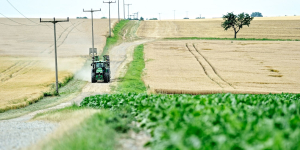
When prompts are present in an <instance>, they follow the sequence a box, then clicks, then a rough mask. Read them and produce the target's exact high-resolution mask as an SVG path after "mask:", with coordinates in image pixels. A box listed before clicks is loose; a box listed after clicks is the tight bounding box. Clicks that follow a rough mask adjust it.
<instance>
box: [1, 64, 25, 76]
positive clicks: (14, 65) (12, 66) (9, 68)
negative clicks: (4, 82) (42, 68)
mask: <svg viewBox="0 0 300 150" xmlns="http://www.w3.org/2000/svg"><path fill="white" fill-rule="evenodd" d="M19 63H21V62H17V63H15V64H13V65H11V66H10V67H8V68H7V69H5V70H3V71H2V72H1V73H0V77H1V75H2V74H4V73H5V72H7V71H9V70H11V69H12V68H14V67H16V66H17V65H18V64H19Z"/></svg>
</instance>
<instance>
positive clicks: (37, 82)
mask: <svg viewBox="0 0 300 150" xmlns="http://www.w3.org/2000/svg"><path fill="white" fill-rule="evenodd" d="M8 62H9V63H8ZM84 62H85V58H81V57H74V58H64V59H59V61H58V63H59V64H61V65H60V68H59V76H58V77H59V82H63V80H64V79H65V78H66V77H68V76H72V75H73V74H74V73H75V72H76V71H77V70H79V69H80V68H81V67H82V65H83V64H84ZM0 64H1V66H0V68H1V70H0V91H1V94H0V106H1V107H0V109H2V110H3V109H4V110H7V109H11V108H19V107H24V106H27V105H28V104H29V103H31V102H34V101H36V100H38V99H39V98H41V97H43V92H47V91H49V90H50V86H51V85H52V84H53V83H54V82H55V71H54V60H53V58H46V57H45V58H39V57H10V56H6V57H3V56H0Z"/></svg>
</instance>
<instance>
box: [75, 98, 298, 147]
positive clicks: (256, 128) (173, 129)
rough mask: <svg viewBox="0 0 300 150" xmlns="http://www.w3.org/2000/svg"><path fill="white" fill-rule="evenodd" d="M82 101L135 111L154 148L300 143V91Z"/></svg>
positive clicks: (82, 104) (87, 103) (134, 114)
mask: <svg viewBox="0 0 300 150" xmlns="http://www.w3.org/2000/svg"><path fill="white" fill-rule="evenodd" d="M81 106H88V107H93V108H101V109H109V110H111V111H113V112H117V111H119V112H120V110H122V111H121V112H124V111H125V112H126V113H127V114H129V115H133V116H135V118H136V121H138V122H140V124H141V127H142V128H144V129H147V130H149V131H150V133H151V136H152V140H151V141H150V142H149V143H148V144H147V145H148V146H150V147H151V148H152V149H180V150H184V149H300V94H269V95H249V94H244V95H243V94H239V95H234V94H216V95H196V96H192V95H147V94H134V93H128V94H114V95H96V96H91V97H87V98H85V99H84V100H83V102H82V103H81ZM125 117H126V115H125Z"/></svg>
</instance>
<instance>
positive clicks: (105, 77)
mask: <svg viewBox="0 0 300 150" xmlns="http://www.w3.org/2000/svg"><path fill="white" fill-rule="evenodd" d="M103 79H104V82H105V83H108V82H109V74H108V73H105V74H104V76H103Z"/></svg>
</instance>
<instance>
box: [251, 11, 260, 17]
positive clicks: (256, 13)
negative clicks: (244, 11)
mask: <svg viewBox="0 0 300 150" xmlns="http://www.w3.org/2000/svg"><path fill="white" fill-rule="evenodd" d="M251 17H263V15H262V14H261V13H260V12H253V13H252V14H251Z"/></svg>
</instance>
